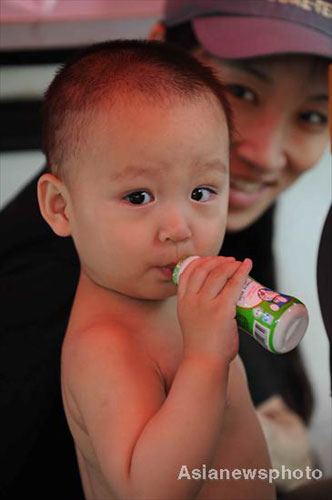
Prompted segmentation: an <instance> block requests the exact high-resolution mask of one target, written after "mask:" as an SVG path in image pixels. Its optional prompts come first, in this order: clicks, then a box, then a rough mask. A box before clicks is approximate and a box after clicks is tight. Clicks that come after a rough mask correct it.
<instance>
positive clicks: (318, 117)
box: [300, 111, 327, 125]
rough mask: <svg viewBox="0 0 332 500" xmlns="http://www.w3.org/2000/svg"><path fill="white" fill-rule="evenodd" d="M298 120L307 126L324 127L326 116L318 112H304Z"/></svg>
mask: <svg viewBox="0 0 332 500" xmlns="http://www.w3.org/2000/svg"><path fill="white" fill-rule="evenodd" d="M300 120H302V121H304V122H306V123H307V124H309V125H326V124H327V116H326V115H325V114H324V113H320V112H319V111H306V112H304V113H301V114H300Z"/></svg>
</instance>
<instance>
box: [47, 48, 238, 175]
mask: <svg viewBox="0 0 332 500" xmlns="http://www.w3.org/2000/svg"><path fill="white" fill-rule="evenodd" d="M225 94H226V92H225V89H224V86H223V84H222V82H221V81H220V78H219V77H217V76H216V75H215V74H214V72H213V70H212V69H211V68H210V67H208V66H206V65H204V64H203V63H201V62H200V61H198V60H197V59H196V58H195V57H193V56H191V55H190V54H189V53H187V52H186V51H185V50H183V49H182V48H180V47H176V46H175V45H172V44H168V43H165V42H160V41H155V40H150V41H148V40H113V41H107V42H103V43H98V44H94V45H92V46H89V47H88V48H85V49H83V50H82V51H80V52H78V53H76V54H74V56H72V57H71V58H70V59H69V60H68V62H67V63H66V64H65V65H64V66H63V67H62V68H60V70H59V71H58V72H57V74H56V76H55V77H54V79H53V81H52V83H51V84H50V86H49V87H48V89H47V91H46V93H45V99H44V102H43V108H42V117H43V152H44V154H45V156H46V160H47V166H48V171H49V172H51V173H53V174H54V175H56V176H58V177H59V178H64V177H65V175H66V168H65V165H66V164H67V163H68V162H69V161H70V160H72V159H73V158H75V154H76V153H77V151H78V148H79V147H80V146H81V144H82V140H83V137H84V130H85V129H86V125H87V124H88V122H89V120H91V119H92V118H93V114H94V113H95V112H97V111H98V110H100V109H102V108H101V105H103V104H104V103H105V102H106V101H107V105H108V108H107V109H108V110H109V109H111V107H112V103H113V102H115V101H116V100H118V99H119V98H120V97H126V98H127V97H128V96H129V97H130V96H131V95H139V96H141V97H143V99H146V100H147V102H152V103H153V104H156V105H157V106H160V105H165V104H166V105H167V104H172V103H174V102H176V100H180V101H183V102H185V103H187V102H192V101H195V100H198V99H202V98H211V97H212V98H213V96H214V97H215V98H216V99H215V100H216V101H217V103H216V105H218V103H219V104H220V106H221V109H222V111H223V112H224V115H225V118H226V122H227V125H228V130H229V139H231V134H232V129H233V119H232V113H231V109H230V106H229V104H228V101H227V98H226V95H225ZM109 106H110V107H109ZM229 142H231V141H229Z"/></svg>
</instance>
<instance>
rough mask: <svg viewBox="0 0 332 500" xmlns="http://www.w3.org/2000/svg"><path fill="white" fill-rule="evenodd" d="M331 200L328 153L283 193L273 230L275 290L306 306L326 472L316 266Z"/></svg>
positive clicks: (324, 372) (325, 365) (325, 374)
mask: <svg viewBox="0 0 332 500" xmlns="http://www.w3.org/2000/svg"><path fill="white" fill-rule="evenodd" d="M330 203H331V155H330V154H329V153H328V152H327V153H326V154H325V156H324V158H323V159H322V161H321V162H320V163H319V165H318V166H317V167H316V168H314V169H312V170H310V171H309V172H307V173H306V174H304V175H303V176H302V178H301V179H300V180H299V181H298V182H297V183H296V184H294V186H292V187H291V188H290V189H289V190H288V191H286V192H285V193H284V194H283V195H282V197H281V199H280V201H279V204H278V211H277V219H276V233H275V249H276V259H277V276H278V288H279V291H281V292H285V293H289V294H290V295H295V296H296V297H298V298H299V299H301V300H302V301H303V302H304V303H305V304H306V305H307V307H308V310H309V318H310V322H309V327H308V330H307V333H306V335H305V337H304V338H303V340H302V342H301V350H302V353H303V357H304V361H305V365H306V368H307V371H308V374H309V377H310V380H311V383H312V386H313V389H314V396H315V411H314V415H313V418H312V422H311V428H310V430H311V441H312V445H313V447H314V449H315V451H316V453H317V456H318V458H319V459H320V461H321V462H322V464H323V469H324V473H325V474H329V475H331V470H332V465H331V463H332V459H331V457H332V452H331V442H332V431H331V429H332V418H331V396H330V373H329V359H328V356H329V343H328V339H327V335H326V331H325V327H324V324H323V321H322V317H321V313H320V307H319V301H318V294H317V281H316V266H317V255H318V249H319V242H320V236H321V232H322V229H323V225H324V221H325V217H326V215H327V212H328V209H329V207H330ZM331 255H332V249H331Z"/></svg>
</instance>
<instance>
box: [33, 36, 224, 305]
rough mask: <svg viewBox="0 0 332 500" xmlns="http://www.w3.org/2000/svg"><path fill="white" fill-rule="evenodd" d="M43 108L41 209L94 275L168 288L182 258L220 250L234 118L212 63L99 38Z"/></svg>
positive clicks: (122, 286)
mask: <svg viewBox="0 0 332 500" xmlns="http://www.w3.org/2000/svg"><path fill="white" fill-rule="evenodd" d="M43 114H44V152H45V155H46V157H47V163H48V168H49V174H44V175H43V176H42V177H41V179H40V180H39V185H38V198H39V203H40V207H41V212H42V215H43V216H44V218H45V219H46V221H47V222H48V223H49V224H50V226H51V227H52V228H53V230H54V231H55V232H56V234H58V235H59V236H68V235H72V236H73V239H74V242H75V246H76V248H77V251H78V254H79V257H80V261H81V266H82V270H83V272H84V273H85V274H86V275H87V276H88V277H89V278H90V279H91V280H93V281H94V282H96V283H98V284H99V285H101V286H103V287H106V288H108V289H113V290H117V291H120V292H122V293H125V294H127V295H130V296H135V297H140V298H163V297H165V294H166V296H167V295H172V294H174V293H175V289H174V285H172V284H171V282H170V273H171V269H172V266H174V264H175V263H176V261H177V259H178V258H180V257H182V256H183V255H187V254H191V253H194V254H198V255H209V254H217V253H218V251H219V248H220V246H221V242H222V239H223V235H224V231H225V224H226V217H227V204H228V169H229V165H228V163H229V148H230V136H231V122H232V120H231V112H230V109H229V107H228V104H227V101H226V98H225V96H224V88H223V86H222V84H221V82H220V80H219V79H218V78H217V77H215V76H214V74H213V72H212V70H211V69H210V68H208V67H206V66H204V65H203V64H201V63H200V62H199V61H198V60H196V59H194V58H193V57H192V56H190V55H189V54H187V53H185V52H184V51H182V50H181V49H178V48H176V47H172V46H171V45H168V44H164V43H160V42H152V41H150V42H147V41H132V40H127V41H113V42H106V43H102V44H98V45H94V46H92V47H90V48H88V49H86V50H85V51H84V52H82V53H80V54H78V55H77V56H75V57H74V58H73V59H72V60H70V61H69V62H68V63H67V64H66V65H65V66H64V68H63V69H62V70H61V71H60V72H59V73H58V74H57V75H56V77H55V78H54V80H53V82H52V83H51V85H50V87H49V89H48V91H47V93H46V98H45V103H44V110H43ZM129 263H130V264H129ZM130 266H131V267H130ZM138 283H139V284H140V285H138ZM156 287H157V288H156Z"/></svg>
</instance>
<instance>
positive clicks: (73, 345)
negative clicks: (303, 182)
mask: <svg viewBox="0 0 332 500" xmlns="http://www.w3.org/2000/svg"><path fill="white" fill-rule="evenodd" d="M230 125H231V116H230V110H229V108H228V106H227V101H226V100H225V97H224V90H223V87H222V85H221V83H220V82H219V81H218V79H217V78H216V77H215V76H214V75H213V73H212V72H211V70H210V69H208V68H207V67H204V66H203V65H202V64H201V63H199V62H198V61H196V60H195V59H194V58H192V57H191V56H189V55H188V54H186V53H184V52H182V51H180V50H179V49H176V48H174V47H172V46H168V45H166V44H163V43H159V42H145V41H128V40H127V41H113V42H107V43H103V44H98V45H95V46H92V47H90V48H88V49H86V50H85V51H84V52H82V53H80V54H79V55H77V56H76V57H74V58H73V59H72V60H71V61H69V62H68V63H67V65H66V66H65V67H64V68H63V69H62V70H61V71H60V72H59V73H58V74H57V75H56V77H55V79H54V80H53V82H52V83H51V85H50V87H49V89H48V91H47V93H46V98H45V103H44V151H45V154H46V156H47V160H48V165H49V169H50V173H48V174H45V175H42V176H41V178H40V180H39V183H38V199H39V205H40V209H41V213H42V215H43V217H44V218H45V220H46V221H47V222H48V224H49V225H50V226H51V227H52V229H53V230H54V232H55V233H56V234H57V235H59V236H62V237H64V236H69V235H70V236H72V238H73V240H74V243H75V247H76V249H77V252H78V255H79V259H80V264H81V274H80V280H79V284H78V287H77V292H76V296H75V300H74V304H73V307H72V311H71V316H70V320H69V324H68V329H67V332H66V336H65V341H64V345H63V349H62V380H61V383H62V394H63V402H64V408H65V412H66V416H67V419H68V424H69V427H70V430H71V432H72V435H73V438H74V441H75V447H76V451H77V458H78V463H79V468H80V473H81V478H82V484H83V488H84V492H85V495H86V498H87V499H91V500H92V499H96V500H102V499H103V500H104V499H107V500H111V499H123V500H129V499H142V500H149V499H153V500H157V499H162V500H178V499H181V500H185V499H193V498H198V499H212V498H213V499H220V498H225V499H226V498H227V500H230V499H236V500H239V499H241V498H245V499H250V498H251V499H255V500H257V499H259V498H262V499H264V500H267V499H269V498H274V486H273V485H271V484H269V482H268V481H267V480H262V479H260V478H255V479H252V480H248V479H247V480H244V479H241V478H240V479H239V478H238V477H237V478H233V479H232V476H231V478H229V479H224V480H216V479H215V478H214V479H213V478H212V476H211V478H205V477H204V474H203V473H202V474H201V476H200V477H198V478H196V479H195V480H191V477H189V476H190V474H191V471H193V470H194V469H199V470H203V469H204V470H207V471H209V470H210V471H211V470H214V469H215V470H217V471H219V470H220V469H227V470H229V471H230V473H231V474H232V471H234V469H235V468H236V469H240V470H242V469H244V468H251V469H268V468H269V467H270V462H269V457H268V452H267V449H266V444H265V441H264V438H263V434H262V431H261V428H260V425H259V423H258V420H257V418H256V415H255V411H254V408H253V405H252V403H251V400H250V396H249V393H248V388H247V382H246V377H245V374H244V370H243V367H242V365H241V362H240V360H239V359H238V357H237V350H238V332H237V327H236V322H235V319H234V316H235V303H236V300H237V298H238V296H239V293H240V290H241V287H242V285H243V283H244V281H245V279H246V277H247V275H248V272H249V271H250V269H251V261H250V260H248V259H246V260H245V261H244V262H238V261H236V260H235V259H233V258H223V257H215V256H216V255H217V254H218V252H219V249H220V246H221V244H222V240H223V236H224V232H225V225H226V218H227V204H228V182H229V147H230V128H231V127H230ZM189 254H195V255H200V256H201V257H202V258H201V259H197V260H195V261H194V262H192V263H191V264H190V265H189V266H188V267H187V269H186V270H185V271H184V273H183V275H182V276H181V279H180V283H179V286H178V288H177V287H176V286H175V285H174V284H173V283H172V281H171V276H172V272H173V269H174V266H175V264H176V262H177V261H178V259H180V258H181V257H183V256H186V255H189ZM184 471H186V473H184ZM206 474H208V472H206ZM196 477H197V471H196ZM59 479H60V480H61V478H59Z"/></svg>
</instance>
